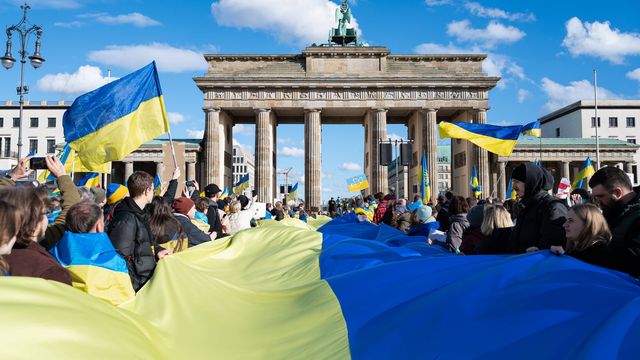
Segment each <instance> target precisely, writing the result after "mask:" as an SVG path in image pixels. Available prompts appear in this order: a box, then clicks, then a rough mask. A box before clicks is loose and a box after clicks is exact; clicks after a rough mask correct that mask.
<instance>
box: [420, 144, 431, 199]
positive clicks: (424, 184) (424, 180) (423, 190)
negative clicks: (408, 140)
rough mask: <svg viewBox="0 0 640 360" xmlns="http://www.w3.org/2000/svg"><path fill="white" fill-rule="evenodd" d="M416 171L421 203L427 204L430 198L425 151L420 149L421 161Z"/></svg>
mask: <svg viewBox="0 0 640 360" xmlns="http://www.w3.org/2000/svg"><path fill="white" fill-rule="evenodd" d="M419 170H420V172H419V173H418V184H420V194H421V195H422V203H423V204H427V203H429V201H430V200H431V184H430V183H429V168H428V167H427V153H426V151H425V150H424V149H423V150H422V161H421V163H420V169H419Z"/></svg>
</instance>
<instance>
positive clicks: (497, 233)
mask: <svg viewBox="0 0 640 360" xmlns="http://www.w3.org/2000/svg"><path fill="white" fill-rule="evenodd" d="M512 228H513V221H512V220H511V214H509V211H507V209H506V208H505V207H504V206H502V205H486V206H485V209H484V218H483V220H482V225H480V231H481V232H482V235H484V238H482V240H480V243H479V244H478V246H477V247H476V253H477V254H508V253H509V252H510V249H511V243H510V241H509V238H510V237H511V229H512Z"/></svg>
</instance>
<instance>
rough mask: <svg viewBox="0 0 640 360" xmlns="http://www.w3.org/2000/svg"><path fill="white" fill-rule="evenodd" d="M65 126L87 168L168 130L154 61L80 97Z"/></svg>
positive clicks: (121, 157)
mask: <svg viewBox="0 0 640 360" xmlns="http://www.w3.org/2000/svg"><path fill="white" fill-rule="evenodd" d="M62 122H63V126H64V137H65V139H66V140H67V142H68V143H69V146H71V148H73V149H74V150H76V151H77V152H78V156H79V157H80V160H81V161H82V163H83V164H84V165H85V166H87V167H94V166H99V165H102V164H104V163H107V162H109V161H111V160H121V159H123V158H124V157H125V156H127V155H128V154H130V153H131V152H133V151H134V150H135V149H137V148H138V147H140V145H142V144H143V143H145V142H147V141H149V140H152V139H155V138H156V137H158V136H160V135H162V134H164V133H166V132H168V131H169V122H168V120H167V114H166V111H165V108H164V99H163V97H162V90H161V89H160V81H159V80H158V72H157V70H156V64H155V62H152V63H151V64H149V65H147V66H145V67H143V68H142V69H140V70H138V71H136V72H133V73H131V74H129V75H127V76H125V77H123V78H121V79H119V80H116V81H113V82H111V83H109V84H107V85H104V86H102V87H100V88H98V89H96V90H94V91H91V92H89V93H86V94H84V95H81V96H79V97H78V98H77V99H76V100H75V101H74V102H73V104H72V105H71V107H70V108H69V109H67V111H66V112H65V113H64V116H63V119H62Z"/></svg>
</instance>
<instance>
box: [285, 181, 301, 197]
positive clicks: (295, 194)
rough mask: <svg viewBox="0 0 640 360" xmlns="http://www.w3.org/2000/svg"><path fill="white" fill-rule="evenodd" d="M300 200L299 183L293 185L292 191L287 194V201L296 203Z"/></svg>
mask: <svg viewBox="0 0 640 360" xmlns="http://www.w3.org/2000/svg"><path fill="white" fill-rule="evenodd" d="M297 198H298V183H296V184H295V185H293V187H292V188H291V191H289V193H288V194H287V197H286V201H287V202H289V201H295V200H296V199H297Z"/></svg>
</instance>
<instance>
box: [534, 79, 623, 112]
mask: <svg viewBox="0 0 640 360" xmlns="http://www.w3.org/2000/svg"><path fill="white" fill-rule="evenodd" d="M542 91H544V92H545V94H546V95H547V97H548V100H547V103H546V104H545V106H544V108H545V110H549V111H553V110H557V109H559V108H562V107H564V106H567V105H569V104H571V103H573V102H576V101H578V100H584V99H593V84H591V83H590V82H589V81H588V80H580V81H571V82H570V83H569V85H562V84H558V83H557V82H555V81H553V80H551V79H548V78H546V77H545V78H543V79H542ZM621 98H623V96H621V95H618V94H615V93H613V92H612V91H609V90H607V89H605V88H601V87H598V99H621Z"/></svg>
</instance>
